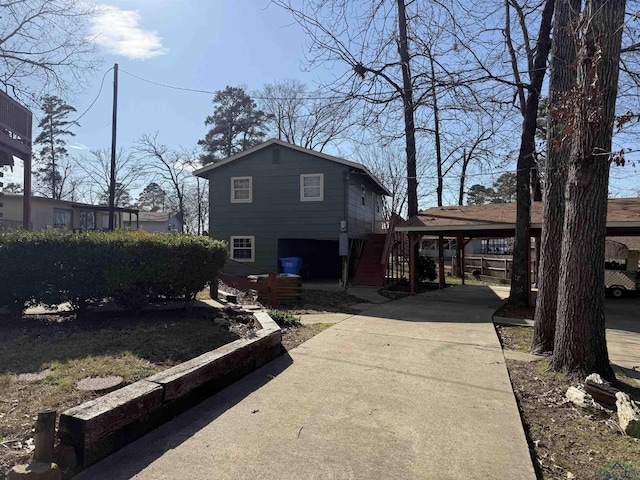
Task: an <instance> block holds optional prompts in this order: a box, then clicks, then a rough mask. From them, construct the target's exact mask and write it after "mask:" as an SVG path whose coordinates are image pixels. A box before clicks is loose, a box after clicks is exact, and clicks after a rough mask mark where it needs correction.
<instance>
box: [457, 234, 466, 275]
mask: <svg viewBox="0 0 640 480" xmlns="http://www.w3.org/2000/svg"><path fill="white" fill-rule="evenodd" d="M456 243H457V244H458V248H459V251H460V265H459V266H458V268H460V277H461V278H462V285H464V276H465V275H464V274H465V271H466V268H465V265H464V247H465V246H466V244H465V243H464V236H459V237H458V240H457V242H456Z"/></svg>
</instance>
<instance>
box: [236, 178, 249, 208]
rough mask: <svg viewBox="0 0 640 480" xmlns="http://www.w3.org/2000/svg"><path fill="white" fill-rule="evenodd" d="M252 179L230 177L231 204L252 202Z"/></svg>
mask: <svg viewBox="0 0 640 480" xmlns="http://www.w3.org/2000/svg"><path fill="white" fill-rule="evenodd" d="M252 190H253V177H231V203H251V202H252V201H253V191H252Z"/></svg>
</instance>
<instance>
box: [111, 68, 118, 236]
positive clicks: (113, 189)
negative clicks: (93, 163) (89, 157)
mask: <svg viewBox="0 0 640 480" xmlns="http://www.w3.org/2000/svg"><path fill="white" fill-rule="evenodd" d="M117 120H118V64H117V63H115V64H114V65H113V120H112V121H111V179H110V182H109V231H110V232H113V230H114V224H115V222H114V220H115V213H116V212H115V201H116V126H117Z"/></svg>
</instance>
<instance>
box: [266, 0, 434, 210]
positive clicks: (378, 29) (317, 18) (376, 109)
mask: <svg viewBox="0 0 640 480" xmlns="http://www.w3.org/2000/svg"><path fill="white" fill-rule="evenodd" d="M274 3H275V4H276V5H279V6H281V7H283V8H285V9H286V10H288V11H289V12H291V14H292V15H293V17H294V19H295V20H296V21H297V22H298V24H300V26H301V27H302V28H303V30H304V31H305V32H306V34H307V38H308V42H309V50H310V57H311V58H310V59H309V61H310V63H311V64H323V63H327V64H332V65H335V64H336V63H338V64H341V65H343V66H346V67H347V69H346V70H345V71H344V72H343V73H342V75H340V77H339V78H338V79H336V80H335V81H332V82H331V83H330V84H328V85H326V88H327V89H329V91H331V92H333V93H334V94H335V95H336V96H341V97H342V98H345V99H350V100H353V101H359V102H363V103H364V104H365V105H368V106H369V107H370V109H369V110H366V111H364V115H365V117H366V118H365V119H363V120H362V123H363V124H368V123H372V122H376V121H379V120H380V117H381V116H383V115H385V114H386V110H387V108H392V106H393V105H395V106H398V107H401V112H402V114H401V118H402V122H403V125H404V135H403V137H404V140H405V149H406V170H407V172H406V177H407V178H406V181H407V213H408V215H409V216H413V215H416V214H417V213H418V191H417V190H418V188H417V186H418V181H417V175H416V127H415V110H416V103H415V102H414V91H415V90H416V88H417V83H418V81H417V79H416V78H415V77H413V76H412V64H413V63H414V62H415V58H416V55H415V53H413V54H412V52H410V37H411V38H415V36H414V35H410V33H409V27H408V25H407V24H408V22H407V18H408V14H407V12H406V4H405V1H404V0H397V1H396V2H390V3H385V2H380V3H377V2H370V3H369V2H366V3H363V4H358V5H357V6H355V5H354V4H352V3H351V2H347V1H345V0H330V1H323V0H313V1H309V2H305V3H304V4H303V5H302V6H301V7H299V8H298V7H296V6H293V3H292V2H291V1H290V0H274ZM393 3H395V5H394V4H393ZM420 82H422V84H424V83H425V80H424V79H421V80H420Z"/></svg>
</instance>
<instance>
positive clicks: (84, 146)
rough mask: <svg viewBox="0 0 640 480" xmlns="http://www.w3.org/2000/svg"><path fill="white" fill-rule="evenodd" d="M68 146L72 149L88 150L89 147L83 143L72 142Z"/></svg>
mask: <svg viewBox="0 0 640 480" xmlns="http://www.w3.org/2000/svg"><path fill="white" fill-rule="evenodd" d="M67 146H68V147H69V148H73V149H74V150H89V147H87V146H86V145H83V144H82V143H72V144H70V145H67Z"/></svg>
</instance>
